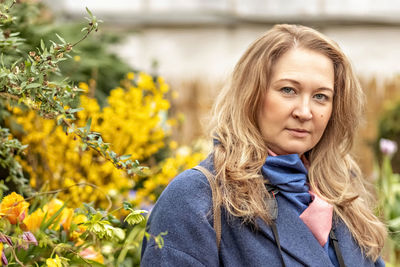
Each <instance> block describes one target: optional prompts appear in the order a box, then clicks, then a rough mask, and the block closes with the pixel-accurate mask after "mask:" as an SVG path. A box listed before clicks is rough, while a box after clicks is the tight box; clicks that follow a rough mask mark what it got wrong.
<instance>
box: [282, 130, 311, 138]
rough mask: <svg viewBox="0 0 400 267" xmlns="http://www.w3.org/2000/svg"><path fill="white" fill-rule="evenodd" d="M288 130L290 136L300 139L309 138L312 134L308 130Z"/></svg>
mask: <svg viewBox="0 0 400 267" xmlns="http://www.w3.org/2000/svg"><path fill="white" fill-rule="evenodd" d="M286 130H287V131H288V132H289V134H290V135H292V136H294V137H298V138H303V137H307V136H308V135H310V133H311V132H310V131H308V130H306V129H299V128H287V129H286Z"/></svg>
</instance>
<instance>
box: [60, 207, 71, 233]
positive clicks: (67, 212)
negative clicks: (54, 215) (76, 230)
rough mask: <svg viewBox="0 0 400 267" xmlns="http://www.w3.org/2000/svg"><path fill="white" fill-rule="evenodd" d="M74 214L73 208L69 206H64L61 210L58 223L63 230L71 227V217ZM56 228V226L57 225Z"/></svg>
mask: <svg viewBox="0 0 400 267" xmlns="http://www.w3.org/2000/svg"><path fill="white" fill-rule="evenodd" d="M73 216H74V210H73V209H70V208H64V209H63V210H62V211H61V219H60V222H59V223H58V224H61V225H62V227H63V228H64V230H69V228H70V227H71V222H72V218H73ZM57 228H58V227H57Z"/></svg>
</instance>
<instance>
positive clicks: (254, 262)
mask: <svg viewBox="0 0 400 267" xmlns="http://www.w3.org/2000/svg"><path fill="white" fill-rule="evenodd" d="M363 100H364V99H363V93H362V89H361V87H360V85H359V83H358V81H357V78H356V76H355V75H354V73H353V70H352V68H351V66H350V63H349V61H348V59H347V58H346V56H345V55H344V54H343V52H342V51H341V50H340V48H339V47H338V45H337V44H336V43H334V42H333V41H331V40H330V39H328V38H327V37H325V36H324V35H322V34H321V33H319V32H317V31H315V30H313V29H310V28H308V27H304V26H295V25H276V26H275V27H273V28H272V29H271V30H270V31H268V32H267V33H266V34H265V35H263V36H262V37H261V38H259V39H258V40H256V41H255V42H254V43H253V44H252V45H251V46H250V47H249V48H248V49H247V51H246V52H245V53H244V55H243V56H242V58H241V59H240V60H239V62H238V64H237V65H236V67H235V69H234V72H233V74H232V77H231V81H230V84H229V85H228V86H226V88H224V90H223V91H222V92H221V94H220V96H219V98H218V100H217V102H216V104H215V107H214V114H213V123H212V125H213V128H212V131H211V132H212V134H213V139H214V148H213V151H212V153H211V155H210V156H209V157H208V158H207V159H206V160H205V161H203V162H202V163H201V164H200V166H203V167H205V168H206V169H208V171H210V172H212V173H213V174H214V175H213V177H211V178H210V179H209V180H208V179H207V178H206V175H207V173H206V172H204V173H205V174H206V175H204V174H203V173H202V172H200V171H198V170H195V169H192V170H187V171H185V172H183V173H181V174H180V175H178V176H177V177H176V178H175V179H174V180H173V181H172V182H171V183H170V185H169V186H168V187H167V188H166V190H165V191H164V192H163V194H162V195H161V197H160V198H159V200H158V202H157V204H156V205H155V207H154V209H153V211H152V213H151V215H150V218H149V222H148V231H149V233H150V234H152V235H157V234H159V233H160V232H164V231H167V232H168V234H167V235H166V236H165V237H164V247H163V248H161V249H159V248H158V247H157V246H156V244H155V242H154V240H152V239H149V240H147V239H145V240H144V241H143V249H142V265H143V266H221V265H223V266H384V263H383V261H382V259H381V258H380V257H379V255H380V252H381V250H382V247H383V244H384V241H385V237H386V230H385V227H384V225H383V224H382V223H381V222H380V221H379V220H378V218H377V217H376V216H374V214H373V213H372V211H371V208H370V207H371V203H370V202H369V200H370V197H369V194H368V192H367V191H366V189H365V187H364V184H363V176H362V174H361V172H360V169H359V167H358V166H357V164H356V163H355V162H354V160H353V159H352V157H351V156H350V154H349V153H350V149H351V147H352V144H353V140H354V135H355V132H356V129H357V126H358V124H359V122H360V118H361V115H362V106H363ZM208 181H210V182H208ZM210 185H211V186H210ZM212 192H213V193H212ZM275 204H277V214H276V213H275V212H274V205H275ZM216 207H217V208H216ZM213 208H214V209H213ZM215 208H216V209H215ZM219 210H220V211H221V217H220V222H219V221H218V220H215V218H219V215H218V214H217V212H218V211H219ZM213 211H214V212H213ZM214 213H215V214H214ZM219 223H220V224H221V233H220V234H219V233H218V231H217V233H216V232H215V230H214V228H215V226H217V225H218V224H219ZM214 224H215V225H214ZM219 238H220V242H219ZM217 243H218V244H217Z"/></svg>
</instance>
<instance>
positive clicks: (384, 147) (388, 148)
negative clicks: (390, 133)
mask: <svg viewBox="0 0 400 267" xmlns="http://www.w3.org/2000/svg"><path fill="white" fill-rule="evenodd" d="M379 148H380V150H381V152H382V153H383V154H384V155H388V156H389V157H390V156H392V155H393V154H394V153H396V151H397V143H396V142H394V141H392V140H389V139H384V138H381V139H380V140H379Z"/></svg>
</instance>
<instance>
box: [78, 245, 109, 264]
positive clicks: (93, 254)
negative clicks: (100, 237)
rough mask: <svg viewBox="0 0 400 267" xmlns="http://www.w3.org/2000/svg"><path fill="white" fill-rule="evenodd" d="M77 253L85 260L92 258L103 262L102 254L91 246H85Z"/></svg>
mask: <svg viewBox="0 0 400 267" xmlns="http://www.w3.org/2000/svg"><path fill="white" fill-rule="evenodd" d="M79 255H80V256H81V257H82V258H84V259H87V260H92V261H96V262H98V263H101V264H103V263H104V258H103V255H102V254H101V253H100V252H98V251H96V250H95V249H94V248H93V247H92V246H90V247H87V248H85V249H84V250H82V251H81V252H80V253H79Z"/></svg>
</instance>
